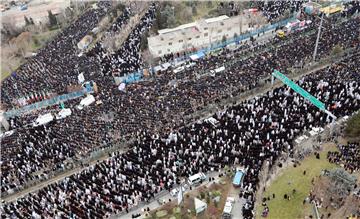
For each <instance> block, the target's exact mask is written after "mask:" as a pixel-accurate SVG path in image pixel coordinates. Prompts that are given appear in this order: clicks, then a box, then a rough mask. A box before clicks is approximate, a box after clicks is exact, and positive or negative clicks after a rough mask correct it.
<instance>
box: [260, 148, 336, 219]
mask: <svg viewBox="0 0 360 219" xmlns="http://www.w3.org/2000/svg"><path fill="white" fill-rule="evenodd" d="M334 150H336V147H335V145H334V144H331V145H329V146H328V147H325V148H324V150H323V151H322V152H321V153H320V159H316V157H315V155H311V156H309V157H307V158H305V159H304V160H303V161H302V162H301V165H300V166H297V167H293V166H291V167H287V168H286V169H285V170H283V173H282V174H281V175H280V176H279V177H278V178H277V179H275V180H274V181H273V182H272V184H271V185H270V186H269V187H268V188H266V192H265V193H264V194H263V196H262V197H270V198H271V199H270V201H267V205H268V207H269V210H270V211H269V214H268V217H267V218H274V219H280V218H284V219H288V218H304V216H305V214H306V215H309V214H311V213H312V209H311V205H309V204H305V205H303V200H304V199H305V198H306V197H307V196H308V195H309V192H310V190H311V188H312V183H311V180H312V179H313V178H314V179H315V178H316V177H318V176H319V175H320V173H321V171H322V170H324V169H333V168H335V167H336V165H335V164H331V163H329V162H328V161H327V159H326V154H327V152H328V151H334ZM305 170H306V175H304V174H303V172H304V171H305ZM293 189H295V190H296V192H295V193H293ZM272 194H275V199H273V198H272ZM284 194H287V195H290V200H287V199H284ZM261 203H262V200H257V205H256V206H257V208H256V216H257V218H261V213H262V211H263V209H264V207H263V206H261Z"/></svg>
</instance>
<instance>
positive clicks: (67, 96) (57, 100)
mask: <svg viewBox="0 0 360 219" xmlns="http://www.w3.org/2000/svg"><path fill="white" fill-rule="evenodd" d="M92 91H93V88H92V87H86V88H84V89H83V90H81V91H76V92H72V93H69V94H63V95H60V96H56V97H53V98H51V99H47V100H44V101H41V102H37V103H34V104H30V105H27V106H24V107H22V108H19V109H13V110H10V111H7V112H5V113H4V115H5V117H6V118H11V117H14V116H17V115H20V114H23V113H26V112H29V111H33V110H37V109H41V108H43V107H47V106H53V105H56V104H59V103H61V102H65V101H68V100H71V99H75V98H78V97H81V96H83V95H84V94H85V93H91V92H92Z"/></svg>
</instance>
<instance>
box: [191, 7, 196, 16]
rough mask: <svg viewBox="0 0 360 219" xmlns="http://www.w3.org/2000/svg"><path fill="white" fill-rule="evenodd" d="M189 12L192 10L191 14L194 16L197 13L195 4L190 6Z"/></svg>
mask: <svg viewBox="0 0 360 219" xmlns="http://www.w3.org/2000/svg"><path fill="white" fill-rule="evenodd" d="M191 12H192V14H193V15H194V16H195V15H197V9H196V6H195V5H193V6H192V8H191Z"/></svg>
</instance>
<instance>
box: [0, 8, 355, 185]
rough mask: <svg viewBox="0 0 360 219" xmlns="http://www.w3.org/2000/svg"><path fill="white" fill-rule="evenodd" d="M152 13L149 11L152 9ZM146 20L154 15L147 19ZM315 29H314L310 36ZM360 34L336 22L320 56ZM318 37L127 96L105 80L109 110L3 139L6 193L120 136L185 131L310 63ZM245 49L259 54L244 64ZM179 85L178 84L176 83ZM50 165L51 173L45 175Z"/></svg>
mask: <svg viewBox="0 0 360 219" xmlns="http://www.w3.org/2000/svg"><path fill="white" fill-rule="evenodd" d="M153 7H154V6H151V8H150V9H149V12H151V11H153ZM146 16H150V17H151V16H152V15H151V13H147V15H145V17H146ZM142 21H143V22H144V23H145V24H144V25H142V26H139V28H140V29H138V28H135V30H134V31H135V32H137V33H138V32H139V30H141V29H142V27H143V26H146V25H147V24H148V21H149V19H142ZM312 28H313V27H310V28H309V31H310V32H311V30H312ZM340 32H341V33H342V34H340ZM358 34H359V22H358V18H356V19H350V20H349V21H346V22H344V23H342V24H336V23H335V24H329V28H328V29H326V30H325V31H324V32H323V40H324V41H321V42H320V46H319V55H320V56H323V55H327V54H328V53H330V52H331V49H332V46H334V45H336V44H340V45H341V46H343V47H344V48H348V47H354V46H356V45H358V38H357V35H358ZM315 37H316V33H315V32H312V33H310V34H307V35H305V34H301V33H300V34H295V35H294V36H293V37H292V38H290V39H289V41H286V42H285V43H284V42H282V41H277V40H272V41H270V42H268V44H271V45H274V47H272V48H270V49H266V50H265V51H263V50H264V49H265V48H267V47H266V44H258V45H257V44H256V43H255V44H252V45H251V46H248V45H247V44H245V45H243V47H242V49H240V50H235V51H232V52H231V51H228V50H226V49H225V50H224V51H223V52H221V53H219V54H214V55H210V56H209V57H206V58H205V59H203V60H200V61H198V62H197V63H196V65H195V66H193V67H191V68H189V69H186V70H185V71H184V72H180V73H178V74H175V73H173V72H172V71H171V70H169V71H166V72H162V73H159V74H158V75H157V76H156V80H152V81H144V82H139V83H137V84H133V85H129V86H127V88H126V93H124V92H121V91H119V90H118V89H117V87H116V86H114V85H113V84H112V83H113V82H112V81H113V80H112V79H111V76H104V77H99V78H98V79H96V82H97V83H98V84H99V86H100V92H99V93H98V94H97V96H96V98H97V99H99V100H101V101H102V102H103V104H101V105H97V106H94V107H91V108H88V109H84V110H82V111H74V113H73V115H72V116H70V117H67V118H65V119H63V120H59V121H54V122H52V123H51V124H49V128H41V127H39V128H25V129H18V130H17V132H16V133H15V134H13V135H12V136H10V137H8V138H4V140H3V150H4V151H5V153H4V155H5V156H4V157H3V159H2V162H3V163H2V166H1V168H2V171H3V177H2V187H1V188H2V191H3V192H5V191H9V190H11V189H16V188H21V186H22V185H23V184H25V183H26V181H29V180H32V179H37V178H44V177H45V178H46V172H47V171H50V170H54V169H59V168H60V169H61V168H62V167H63V166H64V162H66V160H68V159H71V158H81V157H82V156H85V155H86V154H88V153H89V152H91V151H93V150H94V148H98V147H103V146H105V145H110V144H111V143H112V142H113V141H114V139H117V138H118V137H119V136H120V137H122V138H123V137H125V136H129V135H130V136H133V137H135V136H136V135H137V133H139V132H141V131H142V130H150V131H154V132H158V131H160V130H161V129H162V128H164V130H171V129H173V128H177V127H181V126H183V125H185V124H187V122H188V121H185V120H184V119H183V118H184V116H187V115H190V114H191V113H192V112H194V111H196V110H197V109H201V108H202V107H204V106H206V105H207V104H210V103H214V102H216V101H218V100H220V99H222V98H227V97H231V96H235V95H236V94H237V93H240V92H243V91H246V90H249V89H251V88H254V87H255V86H256V85H257V82H258V81H259V79H260V78H262V77H266V76H267V75H269V73H270V72H271V71H272V69H273V68H276V69H279V70H280V71H284V72H286V69H287V68H288V67H290V66H293V65H297V64H299V63H305V60H306V59H308V58H309V57H311V54H312V48H313V46H309V45H313V43H314V41H315ZM325 41H326V43H322V42H325ZM292 42H296V43H292ZM280 45H281V47H280ZM278 46H279V47H278ZM244 51H248V54H252V55H250V56H249V57H247V58H245V59H243V60H239V58H241V57H242V56H243V55H244ZM234 59H237V60H238V62H236V63H235V64H234V65H231V66H228V67H227V69H226V71H225V72H224V73H219V74H215V75H211V74H210V75H209V74H205V75H204V76H202V77H200V78H197V77H196V74H194V72H201V71H206V70H208V69H209V70H210V69H214V68H216V67H220V66H222V65H225V64H226V63H228V62H229V61H231V60H234ZM225 73H226V75H224V74H225ZM174 80H175V81H176V85H175V86H174V85H172V86H171V85H169V84H170V83H171V82H172V81H174ZM76 103H77V101H76V100H73V101H70V102H67V103H66V104H67V105H69V107H74V106H75V105H76ZM107 113H112V114H113V115H114V118H113V119H112V120H110V121H107V120H105V119H104V117H105V116H106V114H107ZM34 117H35V115H34ZM26 118H31V117H26ZM19 120H21V119H20V118H19ZM20 123H21V122H20ZM98 130H104V131H101V132H99V131H98ZM28 135H31V136H28ZM39 136H42V137H39ZM31 139H38V140H36V141H35V140H31ZM29 142H31V144H29ZM74 142H76V143H74ZM40 145H41V147H39V146H40ZM58 155H60V156H58ZM44 167H47V168H46V169H45V173H42V172H41V170H43V169H44ZM13 169H17V171H12V170H13ZM34 172H35V173H36V174H34ZM44 174H45V175H44Z"/></svg>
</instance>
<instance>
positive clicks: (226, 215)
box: [222, 197, 235, 219]
mask: <svg viewBox="0 0 360 219" xmlns="http://www.w3.org/2000/svg"><path fill="white" fill-rule="evenodd" d="M234 203H235V198H233V197H228V198H227V199H226V202H225V206H224V210H223V213H222V219H230V218H231V217H232V214H231V212H232V209H233V206H234Z"/></svg>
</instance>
